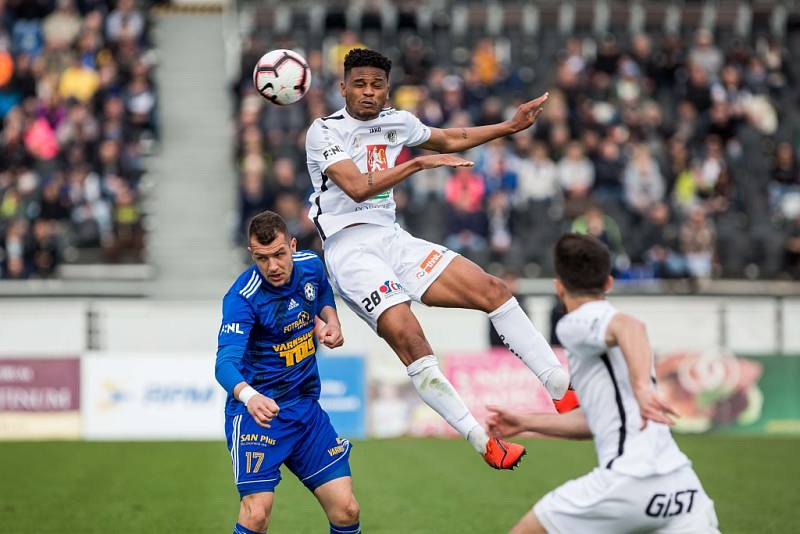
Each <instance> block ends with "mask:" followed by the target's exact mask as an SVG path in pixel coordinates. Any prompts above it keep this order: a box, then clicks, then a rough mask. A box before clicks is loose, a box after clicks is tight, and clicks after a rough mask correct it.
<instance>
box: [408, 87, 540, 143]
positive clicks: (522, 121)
mask: <svg viewBox="0 0 800 534" xmlns="http://www.w3.org/2000/svg"><path fill="white" fill-rule="evenodd" d="M548 96H549V93H545V94H543V95H542V96H540V97H538V98H534V99H533V100H530V101H528V102H525V103H524V104H521V105H520V106H519V107H518V108H517V111H516V113H514V116H513V117H511V118H510V119H509V120H507V121H503V122H499V123H497V124H489V125H486V126H474V127H472V128H445V129H440V128H431V137H430V139H428V140H427V141H426V142H425V143H423V144H421V145H420V147H421V148H424V149H427V150H434V151H436V152H441V153H443V154H449V153H452V152H463V151H464V150H469V149H470V148H473V147H476V146H478V145H482V144H484V143H486V142H488V141H491V140H492V139H497V138H498V137H505V136H507V135H512V134H515V133H517V132H521V131H522V130H526V129H528V128H530V127H531V126H532V125H533V123H534V122H536V119H537V118H538V117H539V115H540V114H541V113H542V110H544V103H545V102H546V101H547V98H548Z"/></svg>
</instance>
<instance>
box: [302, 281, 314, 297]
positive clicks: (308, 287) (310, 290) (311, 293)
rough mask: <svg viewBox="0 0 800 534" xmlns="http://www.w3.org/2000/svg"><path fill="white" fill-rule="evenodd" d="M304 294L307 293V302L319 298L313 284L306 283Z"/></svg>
mask: <svg viewBox="0 0 800 534" xmlns="http://www.w3.org/2000/svg"><path fill="white" fill-rule="evenodd" d="M303 292H304V293H305V296H306V300H308V301H313V300H314V299H315V298H317V290H316V289H314V284H312V283H311V282H306V285H305V286H303Z"/></svg>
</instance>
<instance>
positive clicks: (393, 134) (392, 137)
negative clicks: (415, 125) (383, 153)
mask: <svg viewBox="0 0 800 534" xmlns="http://www.w3.org/2000/svg"><path fill="white" fill-rule="evenodd" d="M383 137H384V138H386V140H387V141H389V144H390V145H393V144H395V143H396V142H397V130H389V131H388V132H386V133H385V134H383Z"/></svg>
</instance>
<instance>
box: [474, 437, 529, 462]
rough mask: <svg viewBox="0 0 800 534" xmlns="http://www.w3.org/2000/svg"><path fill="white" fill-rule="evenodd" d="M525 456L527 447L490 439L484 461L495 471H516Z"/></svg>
mask: <svg viewBox="0 0 800 534" xmlns="http://www.w3.org/2000/svg"><path fill="white" fill-rule="evenodd" d="M523 456H525V447H523V446H522V445H520V444H518V443H509V442H508V441H505V440H502V439H498V438H489V442H488V443H487V444H486V452H485V453H483V459H484V461H486V463H487V464H489V465H490V466H492V467H494V468H495V469H516V468H517V466H518V465H519V462H520V460H521V459H522V457H523Z"/></svg>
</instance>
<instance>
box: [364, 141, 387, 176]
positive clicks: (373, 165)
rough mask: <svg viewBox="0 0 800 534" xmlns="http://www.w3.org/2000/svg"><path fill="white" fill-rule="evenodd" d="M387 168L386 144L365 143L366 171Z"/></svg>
mask: <svg viewBox="0 0 800 534" xmlns="http://www.w3.org/2000/svg"><path fill="white" fill-rule="evenodd" d="M388 168H389V160H388V159H386V145H367V172H376V171H385V170H386V169H388Z"/></svg>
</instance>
